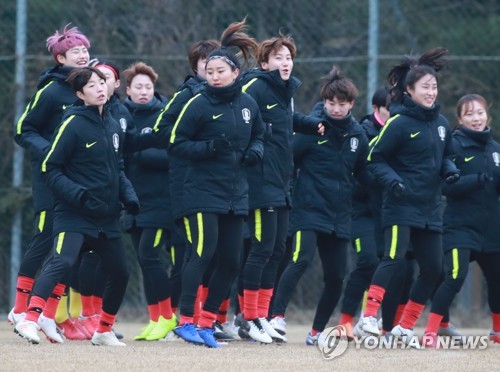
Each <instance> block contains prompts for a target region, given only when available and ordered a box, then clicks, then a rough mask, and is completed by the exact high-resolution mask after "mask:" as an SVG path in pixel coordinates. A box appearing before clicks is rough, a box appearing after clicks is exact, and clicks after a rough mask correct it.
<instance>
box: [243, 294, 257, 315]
mask: <svg viewBox="0 0 500 372" xmlns="http://www.w3.org/2000/svg"><path fill="white" fill-rule="evenodd" d="M243 297H244V298H245V308H244V309H243V317H244V318H245V320H252V319H256V318H258V317H259V313H258V311H257V304H258V302H259V291H258V290H256V291H254V290H251V289H244V290H243Z"/></svg>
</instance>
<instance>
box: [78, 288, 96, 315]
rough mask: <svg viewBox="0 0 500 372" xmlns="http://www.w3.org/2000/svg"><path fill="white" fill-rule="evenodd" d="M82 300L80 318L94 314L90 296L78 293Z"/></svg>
mask: <svg viewBox="0 0 500 372" xmlns="http://www.w3.org/2000/svg"><path fill="white" fill-rule="evenodd" d="M80 298H81V299H82V316H84V317H89V316H92V315H94V314H95V313H96V311H95V310H94V301H93V298H92V296H84V295H82V294H81V293H80Z"/></svg>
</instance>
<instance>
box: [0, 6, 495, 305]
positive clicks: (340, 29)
mask: <svg viewBox="0 0 500 372" xmlns="http://www.w3.org/2000/svg"><path fill="white" fill-rule="evenodd" d="M23 2H24V3H25V5H26V9H25V10H22V8H19V4H21V5H22V4H23ZM20 10H21V11H20ZM16 12H17V13H18V15H17V19H19V16H20V15H21V16H22V15H24V16H25V17H26V19H27V22H26V24H27V27H26V31H25V33H23V34H21V35H18V36H17V37H16V36H15V35H16V34H15V30H16ZM245 15H248V23H249V24H250V33H251V34H252V36H254V37H255V38H256V39H257V40H262V39H264V38H267V37H270V36H275V35H277V33H278V31H279V30H280V29H281V30H283V31H284V32H285V33H289V34H291V35H292V36H293V37H294V39H295V41H296V43H297V46H298V56H297V59H296V61H295V68H294V74H295V75H296V76H297V77H299V78H300V79H301V80H302V81H303V85H302V87H301V88H300V89H299V92H298V94H297V96H296V108H297V109H298V110H299V111H303V112H308V111H309V109H310V108H311V107H312V106H313V104H314V103H315V102H316V101H317V100H318V97H319V79H320V77H321V76H323V75H325V74H327V73H328V71H329V70H330V69H331V67H332V65H333V64H336V65H338V66H339V67H340V68H341V70H342V71H343V72H344V73H345V74H346V75H347V76H349V77H350V78H352V80H353V81H354V82H355V84H356V85H357V86H358V88H359V90H360V93H361V96H360V97H359V99H358V102H357V104H356V106H355V108H354V114H355V116H356V117H361V116H363V115H364V114H365V112H366V110H367V107H368V105H367V102H369V100H368V97H370V96H371V92H373V91H374V89H375V88H376V87H377V86H378V85H382V84H384V83H385V76H386V74H387V71H388V70H389V68H390V67H391V66H392V65H393V64H394V63H396V62H397V61H398V60H399V57H400V56H401V55H402V54H408V53H411V52H415V53H418V52H422V51H424V50H426V49H429V48H431V47H434V46H438V45H443V46H445V47H447V48H449V50H450V54H451V57H452V64H451V68H450V70H449V71H447V72H445V73H444V75H443V78H442V80H441V85H440V101H441V103H442V112H443V113H444V114H445V115H446V116H447V117H448V118H449V120H450V122H451V123H453V122H454V120H455V119H454V107H455V102H456V101H457V98H458V97H460V96H461V95H463V94H465V93H470V92H473V91H474V92H478V93H480V94H482V95H484V96H485V97H486V98H487V99H488V100H489V101H490V102H492V103H493V105H492V108H491V110H492V115H493V118H495V117H500V109H499V108H498V105H497V104H496V102H495V100H496V99H497V95H498V89H497V81H498V80H499V79H498V76H497V75H499V74H500V57H498V56H499V55H500V38H498V34H499V31H500V30H499V28H500V20H499V18H500V2H499V1H495V0H489V1H473V0H468V1H465V0H463V1H456V0H454V1H451V0H445V1H439V2H438V1H431V0H422V1H412V0H399V1H398V0H378V1H376V0H363V1H361V0H360V1H350V0H340V1H325V0H309V1H307V2H305V1H302V0H287V1H282V0H277V1H264V0H253V1H234V0H203V1H202V0H120V1H118V0H108V1H105V2H103V1H97V0H79V1H67V0H37V1H28V2H26V0H18V1H17V3H16V2H15V1H13V0H11V1H4V2H3V4H2V7H0V17H1V19H2V22H0V84H1V86H2V87H3V90H2V92H0V94H1V95H3V97H2V98H3V99H2V102H3V104H2V105H0V123H1V124H0V175H1V177H0V218H1V220H2V223H1V224H0V238H1V239H0V252H1V253H0V288H1V289H2V291H1V292H0V313H5V312H7V311H8V309H9V306H10V304H11V302H12V300H13V298H12V293H9V288H12V286H13V283H12V281H11V272H13V273H15V272H16V269H17V268H16V267H15V266H16V262H17V261H16V260H18V257H14V256H17V254H15V255H14V256H13V255H12V254H11V249H12V247H13V246H15V241H14V244H13V243H12V239H13V238H14V239H15V237H16V234H13V233H12V231H13V227H12V226H13V223H14V222H13V221H14V219H15V216H16V213H17V218H18V221H19V222H21V224H20V225H19V226H21V228H22V235H21V245H20V246H21V250H22V249H24V247H25V246H26V244H27V242H28V241H29V238H30V236H31V231H32V229H31V218H32V210H31V199H30V177H29V174H30V169H29V164H27V162H26V161H25V162H24V163H23V165H19V163H16V161H15V159H14V154H15V145H14V144H13V141H12V130H11V128H12V126H13V123H14V122H15V119H16V116H18V115H19V112H20V111H21V110H22V109H24V105H25V104H26V102H27V100H28V99H29V98H30V96H31V95H32V94H33V93H34V91H35V85H36V81H37V79H38V75H39V73H40V72H41V71H42V70H43V69H44V68H45V67H47V66H49V65H51V64H52V63H53V61H52V57H50V56H49V55H48V53H47V51H46V49H45V39H46V37H47V36H49V35H51V34H52V33H53V32H54V31H55V30H56V29H60V28H62V27H63V26H64V25H66V24H67V23H70V22H71V23H72V24H73V25H75V26H78V27H79V29H80V30H81V31H82V32H83V33H85V34H86V35H87V36H88V37H89V38H90V40H91V42H92V47H91V50H90V51H91V55H92V56H93V57H101V56H104V57H112V58H113V59H114V60H115V61H117V62H118V63H119V64H120V65H121V67H122V68H125V67H126V66H127V65H128V64H130V63H132V62H135V61H144V62H146V63H148V64H150V65H152V66H153V67H154V68H155V70H156V71H157V72H158V74H159V81H158V84H157V90H158V91H159V92H161V93H162V94H164V95H165V96H167V97H170V96H171V95H172V94H173V92H174V91H175V89H176V87H177V86H178V85H179V84H180V83H181V82H182V80H183V78H184V76H185V75H186V74H187V73H188V72H189V68H188V65H187V61H186V54H187V49H188V47H189V46H190V44H191V43H192V42H194V41H196V40H200V39H206V38H218V36H219V35H220V33H221V32H222V30H223V29H224V28H225V27H226V26H227V25H228V24H229V23H230V22H233V21H236V20H241V19H242V18H243V17H244V16H245ZM21 19H22V18H21ZM20 37H21V38H22V37H25V38H26V55H25V56H24V58H25V69H24V71H25V75H24V78H23V79H22V81H17V83H16V66H18V67H19V64H17V65H16V61H17V62H19V61H21V60H22V58H23V56H21V55H18V54H17V55H16V49H15V45H16V41H19V38H20ZM18 71H19V70H18ZM23 89H24V90H23ZM19 92H25V93H24V94H23V95H22V97H21V101H22V102H16V99H15V97H16V93H17V94H18V95H19ZM13 164H17V165H14V166H13ZM13 169H16V172H13ZM20 169H22V170H24V175H23V174H22V173H21V174H20V172H19V170H20ZM13 177H17V178H18V183H20V185H16V184H15V185H14V186H12V184H13V181H12V180H13ZM19 177H22V180H19ZM129 250H130V262H131V265H130V267H131V271H132V276H131V281H130V285H129V288H128V291H127V297H126V300H125V303H124V310H125V311H126V312H128V313H130V314H142V313H144V314H145V312H146V310H145V306H144V304H145V301H144V296H143V293H142V284H141V282H142V281H141V280H140V271H139V269H138V266H137V264H136V261H135V255H134V253H132V250H131V248H130V247H129ZM320 271H321V269H320V266H319V265H318V262H317V260H316V261H315V262H314V264H313V265H312V267H311V268H310V269H309V270H308V272H307V273H306V274H305V275H304V278H303V280H302V281H301V285H300V286H299V288H298V290H297V292H296V294H295V296H294V298H293V301H292V304H291V306H290V309H291V311H292V313H293V312H296V313H301V312H304V311H308V310H311V309H313V308H314V306H315V304H316V300H317V299H318V297H319V288H320V283H321V272H320ZM471 274H472V275H471V279H469V282H468V284H467V285H466V286H465V288H464V290H463V291H462V292H463V293H462V294H461V295H460V296H459V299H458V301H457V302H458V303H459V308H461V309H462V308H463V309H469V310H470V309H472V308H473V307H474V308H481V309H483V308H484V307H485V299H484V295H483V292H484V286H483V283H482V279H481V277H480V274H479V273H478V272H477V270H476V269H474V270H473V271H472V273H471ZM471 283H472V284H471Z"/></svg>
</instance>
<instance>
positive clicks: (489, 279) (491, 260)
mask: <svg viewBox="0 0 500 372" xmlns="http://www.w3.org/2000/svg"><path fill="white" fill-rule="evenodd" d="M473 260H475V261H476V262H477V263H478V265H479V267H481V270H483V275H484V277H485V279H486V283H487V286H488V304H489V307H490V310H491V312H492V313H496V314H498V313H500V270H499V267H500V252H492V253H483V252H471V250H469V249H463V248H453V249H452V250H451V251H448V252H447V253H446V254H445V265H446V266H445V270H446V276H445V279H444V282H442V283H441V285H440V286H439V288H438V289H437V291H436V294H435V295H434V298H433V301H432V307H431V312H433V313H436V314H440V315H445V314H446V313H447V312H448V309H449V308H450V305H451V303H452V302H453V299H454V298H455V296H456V294H457V293H458V292H459V291H460V289H461V288H462V286H463V284H464V281H465V278H466V277H467V274H468V273H469V262H470V261H473Z"/></svg>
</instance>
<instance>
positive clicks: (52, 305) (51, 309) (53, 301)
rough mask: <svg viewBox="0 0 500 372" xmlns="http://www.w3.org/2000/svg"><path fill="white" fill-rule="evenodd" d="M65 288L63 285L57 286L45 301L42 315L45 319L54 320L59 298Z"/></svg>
mask: <svg viewBox="0 0 500 372" xmlns="http://www.w3.org/2000/svg"><path fill="white" fill-rule="evenodd" d="M65 288H66V285H65V284H61V283H59V284H57V285H56V287H55V288H54V290H53V291H52V293H51V295H50V297H49V298H48V299H47V303H46V304H45V307H44V308H43V315H45V316H46V317H47V318H50V319H54V317H55V316H56V311H57V306H59V301H61V296H62V295H63V294H64V289H65Z"/></svg>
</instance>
